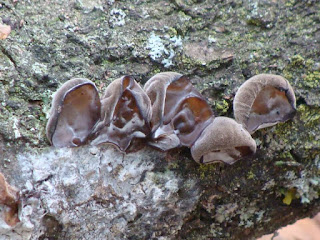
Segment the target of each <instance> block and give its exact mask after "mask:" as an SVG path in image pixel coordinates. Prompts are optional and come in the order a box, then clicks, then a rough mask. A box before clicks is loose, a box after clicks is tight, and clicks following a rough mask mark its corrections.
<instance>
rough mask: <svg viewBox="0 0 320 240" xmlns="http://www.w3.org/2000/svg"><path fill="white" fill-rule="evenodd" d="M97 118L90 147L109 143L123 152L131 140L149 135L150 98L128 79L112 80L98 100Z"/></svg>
mask: <svg viewBox="0 0 320 240" xmlns="http://www.w3.org/2000/svg"><path fill="white" fill-rule="evenodd" d="M101 105H102V107H101V119H100V121H99V123H98V124H97V125H96V126H95V127H94V129H93V131H92V135H91V136H90V138H91V144H92V145H98V144H101V143H111V144H114V145H115V146H117V147H118V148H119V149H120V150H121V151H127V149H128V148H129V146H130V144H131V142H132V140H134V139H144V138H146V136H147V135H149V134H150V125H149V123H150V119H151V105H150V99H149V98H148V96H147V94H146V93H145V92H144V91H143V89H142V88H141V87H140V85H139V84H138V83H137V82H136V81H135V80H134V79H133V78H132V77H130V76H124V77H122V78H119V79H116V80H114V81H113V82H112V83H111V84H110V85H109V86H108V87H107V89H106V91H105V93H104V95H103V97H102V98H101Z"/></svg>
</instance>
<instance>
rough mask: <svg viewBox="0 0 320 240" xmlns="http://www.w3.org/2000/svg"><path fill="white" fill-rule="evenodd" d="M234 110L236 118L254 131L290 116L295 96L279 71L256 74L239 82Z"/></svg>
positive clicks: (294, 105)
mask: <svg viewBox="0 0 320 240" xmlns="http://www.w3.org/2000/svg"><path fill="white" fill-rule="evenodd" d="M233 110H234V117H235V119H236V120H237V122H239V123H241V124H243V126H245V127H246V129H247V130H248V131H249V132H250V133H253V132H254V131H256V130H258V129H260V128H264V127H268V126H272V125H275V124H276V123H278V122H285V121H287V120H288V119H291V118H293V116H294V115H295V113H296V99H295V95H294V92H293V89H292V87H291V86H290V84H289V82H288V80H286V79H285V78H283V77H281V76H278V75H273V74H259V75H256V76H254V77H252V78H250V79H248V80H247V81H246V82H245V83H244V84H242V85H241V87H240V88H239V90H238V91H237V93H236V95H235V98H234V102H233Z"/></svg>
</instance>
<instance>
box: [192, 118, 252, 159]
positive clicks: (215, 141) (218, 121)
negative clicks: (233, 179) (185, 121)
mask: <svg viewBox="0 0 320 240" xmlns="http://www.w3.org/2000/svg"><path fill="white" fill-rule="evenodd" d="M255 152H256V142H255V141H254V139H253V138H252V137H251V135H250V134H249V133H248V131H247V130H245V129H244V128H243V126H242V125H241V124H239V123H237V122H236V121H235V120H233V119H231V118H227V117H216V118H215V119H213V121H212V122H211V123H210V125H208V126H207V127H206V128H205V129H204V130H203V132H202V133H201V135H200V137H199V138H198V139H197V141H196V142H195V143H194V144H193V146H192V147H191V154H192V157H193V159H194V160H195V161H196V162H198V163H212V162H217V161H222V162H225V163H228V164H233V163H234V162H236V161H237V160H239V159H240V158H242V157H245V156H248V155H251V154H253V153H255Z"/></svg>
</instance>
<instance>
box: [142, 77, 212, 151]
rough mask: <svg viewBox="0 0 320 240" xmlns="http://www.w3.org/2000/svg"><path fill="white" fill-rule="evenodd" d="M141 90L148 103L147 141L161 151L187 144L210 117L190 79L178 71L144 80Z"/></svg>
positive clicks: (189, 144)
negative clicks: (150, 109)
mask: <svg viewBox="0 0 320 240" xmlns="http://www.w3.org/2000/svg"><path fill="white" fill-rule="evenodd" d="M144 90H145V91H146V93H147V95H148V96H149V98H150V100H151V106H152V118H151V128H152V135H151V140H150V141H149V144H150V145H151V146H154V147H156V148H158V149H161V150H163V151H167V150H169V149H172V148H176V147H179V146H187V147H191V146H192V144H193V143H194V142H195V140H196V139H197V138H198V137H199V135H200V134H201V132H202V130H203V129H204V128H205V127H206V126H207V125H208V124H209V123H210V120H211V118H213V117H214V116H213V112H212V110H211V108H210V106H209V105H208V104H207V102H206V101H205V99H204V98H203V97H202V95H201V94H200V93H199V92H198V91H197V90H196V89H195V88H194V87H193V85H192V83H191V81H190V80H189V79H188V78H187V77H186V76H183V75H181V74H179V73H176V72H162V73H159V74H156V75H155V76H153V77H152V78H150V79H149V80H148V81H147V83H146V84H145V86H144Z"/></svg>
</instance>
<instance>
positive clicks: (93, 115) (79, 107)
mask: <svg viewBox="0 0 320 240" xmlns="http://www.w3.org/2000/svg"><path fill="white" fill-rule="evenodd" d="M100 109H101V103H100V99H99V95H98V91H97V88H96V87H95V85H94V83H93V82H91V81H90V80H88V79H83V78H74V79H71V80H69V81H67V82H65V83H64V84H63V85H62V86H61V87H60V88H59V89H58V91H57V92H56V93H55V94H54V97H53V101H52V107H51V114H50V118H49V121H48V123H47V128H46V132H47V137H48V139H49V141H50V142H51V143H52V145H53V146H55V147H76V146H80V145H83V144H85V143H86V141H87V137H88V135H89V134H90V132H91V129H92V127H93V126H94V125H95V124H96V122H97V121H98V120H99V118H100Z"/></svg>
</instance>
